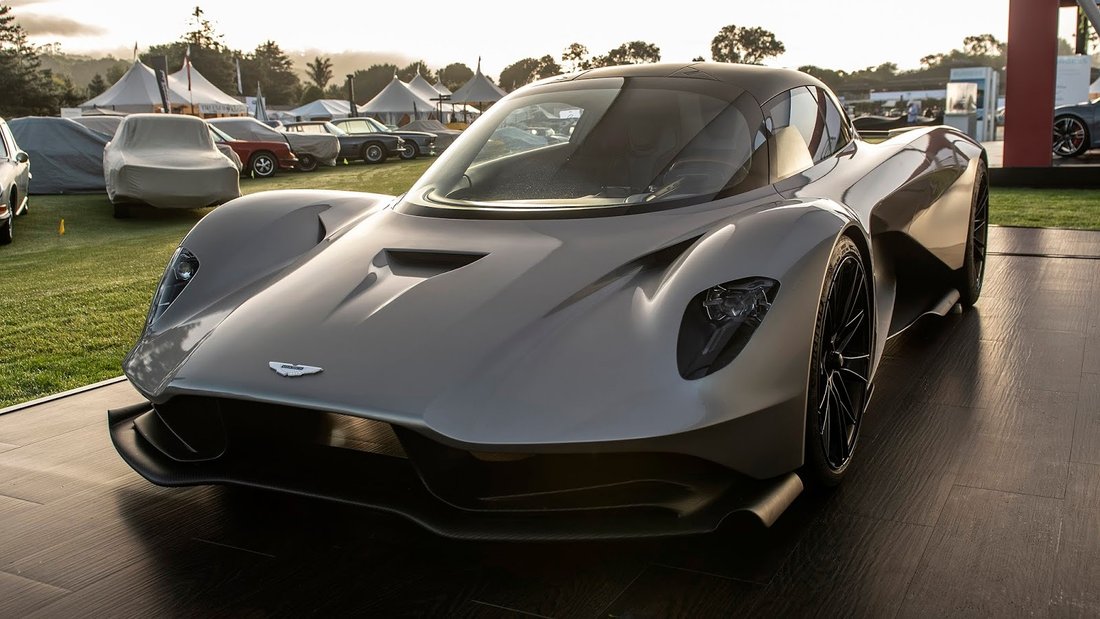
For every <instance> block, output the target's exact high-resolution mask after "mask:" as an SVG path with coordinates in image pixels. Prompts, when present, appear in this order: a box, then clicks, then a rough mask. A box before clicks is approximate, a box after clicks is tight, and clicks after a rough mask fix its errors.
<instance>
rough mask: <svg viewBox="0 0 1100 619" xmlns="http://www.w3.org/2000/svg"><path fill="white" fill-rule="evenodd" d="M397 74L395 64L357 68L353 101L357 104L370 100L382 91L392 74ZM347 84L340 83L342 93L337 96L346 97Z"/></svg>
mask: <svg viewBox="0 0 1100 619" xmlns="http://www.w3.org/2000/svg"><path fill="white" fill-rule="evenodd" d="M396 74H397V65H395V64H389V63H385V64H374V65H371V66H370V67H368V68H367V70H365V71H364V70H363V69H359V70H358V71H356V72H355V74H354V76H353V79H354V80H355V102H356V103H358V104H360V105H361V104H363V103H366V102H367V101H370V100H371V99H373V98H374V97H375V95H377V94H378V93H380V92H382V89H383V88H385V87H386V86H388V85H389V83H390V82H391V81H393V76H394V75H396ZM346 88H347V84H341V85H340V88H339V89H338V90H340V91H341V92H343V93H344V94H343V95H341V96H340V97H339V98H341V99H346V98H347V96H348V95H347V91H346V90H345V89H346Z"/></svg>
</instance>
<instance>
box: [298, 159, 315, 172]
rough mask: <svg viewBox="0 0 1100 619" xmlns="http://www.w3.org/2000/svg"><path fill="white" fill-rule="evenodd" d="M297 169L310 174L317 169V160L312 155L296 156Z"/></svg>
mask: <svg viewBox="0 0 1100 619" xmlns="http://www.w3.org/2000/svg"><path fill="white" fill-rule="evenodd" d="M298 169H299V170H300V171H302V172H312V171H314V170H316V169H317V158H316V157H314V156H313V155H298Z"/></svg>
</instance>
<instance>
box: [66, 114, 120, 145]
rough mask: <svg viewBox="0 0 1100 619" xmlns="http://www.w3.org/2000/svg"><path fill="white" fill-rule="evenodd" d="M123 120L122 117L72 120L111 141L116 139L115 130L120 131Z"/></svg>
mask: <svg viewBox="0 0 1100 619" xmlns="http://www.w3.org/2000/svg"><path fill="white" fill-rule="evenodd" d="M122 119H123V117H122V116H77V117H76V118H71V119H70V120H72V121H73V122H74V123H79V124H81V125H84V126H85V127H87V128H89V129H91V130H92V131H95V132H96V133H102V134H103V135H105V136H107V139H108V140H109V139H111V138H113V137H115V130H117V129H118V125H119V124H120V123H121V122H122Z"/></svg>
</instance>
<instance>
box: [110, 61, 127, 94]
mask: <svg viewBox="0 0 1100 619" xmlns="http://www.w3.org/2000/svg"><path fill="white" fill-rule="evenodd" d="M127 69H128V67H124V66H122V65H115V66H113V67H111V68H110V69H107V85H108V88H110V87H111V86H114V85H115V82H117V81H118V80H120V79H122V76H123V75H126V70H127Z"/></svg>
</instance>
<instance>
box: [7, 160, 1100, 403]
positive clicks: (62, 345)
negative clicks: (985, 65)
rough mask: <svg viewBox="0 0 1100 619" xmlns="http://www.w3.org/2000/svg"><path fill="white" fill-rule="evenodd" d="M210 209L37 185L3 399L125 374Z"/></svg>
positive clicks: (1003, 206)
mask: <svg viewBox="0 0 1100 619" xmlns="http://www.w3.org/2000/svg"><path fill="white" fill-rule="evenodd" d="M428 163H429V162H428V161H427V160H418V161H415V162H407V163H387V164H384V165H379V166H368V165H362V164H352V165H348V166H338V167H337V168H334V169H333V168H327V169H322V170H319V171H317V172H313V173H310V174H298V173H284V174H280V175H278V176H276V177H275V178H272V179H257V180H253V179H244V180H242V181H241V189H242V190H243V191H244V192H245V193H254V192H257V191H265V190H269V189H295V188H325V189H346V190H355V191H372V192H378V193H386V194H398V193H401V192H403V191H405V190H406V189H407V188H408V187H409V186H410V185H411V184H412V183H413V182H414V181H415V180H416V179H417V178H418V177H419V176H420V174H421V173H422V172H423V171H424V169H425V168H426V167H427V165H428ZM991 200H992V203H991V216H992V220H993V223H996V224H1002V225H1015V226H1055V227H1070V228H1086V229H1100V191H1093V190H1065V191H1037V190H1027V189H996V188H995V189H994V190H993V192H992V194H991ZM207 212H209V209H205V210H193V211H187V210H185V211H171V210H167V211H166V210H155V209H145V210H142V211H141V212H140V213H139V214H138V216H137V217H134V218H131V219H122V220H118V219H114V218H113V216H112V209H111V205H110V203H109V202H108V201H107V198H106V196H103V195H94V196H33V197H32V199H31V213H30V214H29V215H27V216H26V217H20V218H19V219H18V220H16V228H15V233H16V236H15V242H14V243H13V244H12V245H9V246H7V247H3V248H0V407H4V406H8V405H11V404H16V403H19V402H23V401H26V400H30V399H34V398H37V397H41V396H44V395H48V394H51V393H57V392H59V391H64V390H67V389H72V388H74V387H79V386H81V385H86V384H88V383H92V382H96V381H99V380H103V379H105V378H110V377H112V376H118V374H119V373H120V371H121V363H122V358H123V356H124V355H125V354H126V352H127V350H129V348H130V346H131V345H132V344H133V343H134V341H135V340H136V339H137V337H138V334H139V333H140V331H141V326H142V323H143V321H144V320H145V312H146V310H147V308H148V305H149V299H150V298H151V297H152V293H153V288H154V286H155V285H156V283H157V280H158V278H159V277H160V275H161V273H162V272H163V270H164V264H165V262H166V261H167V260H168V257H169V256H170V255H171V253H172V251H173V249H174V248H175V247H176V245H177V244H178V243H179V241H180V239H182V238H183V236H184V235H185V234H186V233H187V231H188V230H190V229H191V227H192V226H193V225H195V222H197V221H198V220H199V219H201V218H202V216H203V215H205V214H206V213H207ZM62 218H64V220H65V234H64V236H62V235H59V234H58V224H59V223H60V221H61V219H62Z"/></svg>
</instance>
